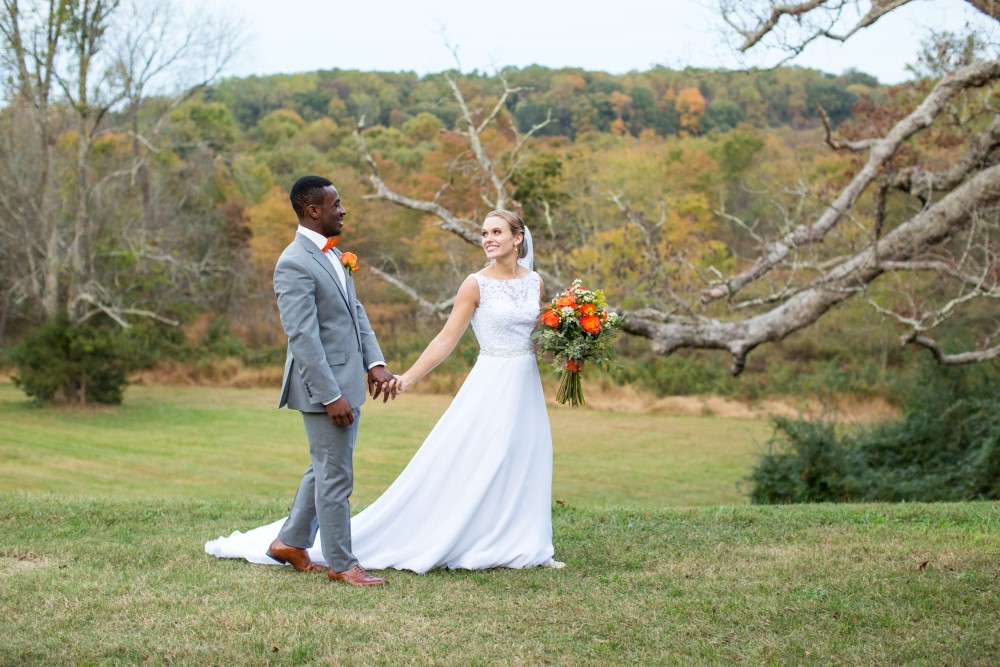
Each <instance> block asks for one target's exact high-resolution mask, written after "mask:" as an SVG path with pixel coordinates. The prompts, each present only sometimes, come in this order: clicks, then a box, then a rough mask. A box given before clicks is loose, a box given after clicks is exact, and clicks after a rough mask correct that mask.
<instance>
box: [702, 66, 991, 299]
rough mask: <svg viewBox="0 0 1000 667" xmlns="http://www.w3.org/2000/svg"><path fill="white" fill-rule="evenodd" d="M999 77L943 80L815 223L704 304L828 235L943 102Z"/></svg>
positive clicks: (987, 72)
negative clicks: (795, 251) (896, 153)
mask: <svg viewBox="0 0 1000 667" xmlns="http://www.w3.org/2000/svg"><path fill="white" fill-rule="evenodd" d="M998 77H1000V60H992V61H989V62H980V63H974V64H972V65H969V66H967V67H963V68H961V69H959V70H957V71H955V72H953V73H951V74H949V75H948V76H946V77H944V78H943V79H942V80H941V81H940V82H939V83H938V84H937V85H936V86H935V87H934V89H933V90H932V91H931V93H930V94H928V95H927V97H926V98H925V99H924V101H923V102H921V103H920V105H919V106H918V107H917V108H916V109H915V110H914V111H913V112H912V113H910V114H909V115H908V116H906V117H905V118H903V119H902V120H900V121H899V122H898V123H896V125H895V126H893V128H892V129H891V130H889V132H888V133H886V135H885V136H884V137H883V138H881V139H878V140H876V141H874V142H873V143H872V146H871V149H870V153H869V157H868V161H867V162H866V164H865V165H864V166H863V167H862V168H861V169H860V170H859V171H858V173H857V174H856V175H855V176H854V178H853V179H851V182H850V183H849V184H848V185H847V186H846V187H845V188H844V189H843V190H841V192H840V194H839V195H838V196H837V198H836V199H834V201H833V202H831V204H830V206H829V207H828V208H827V209H826V210H825V211H824V212H823V213H822V215H820V217H819V218H818V219H817V220H816V222H815V223H813V224H812V225H809V226H800V227H797V228H796V229H794V230H792V231H791V232H789V233H788V234H785V235H784V236H783V237H782V238H780V239H778V240H775V241H773V242H771V243H770V244H769V245H768V248H767V251H766V254H765V255H764V256H763V257H762V258H761V259H759V260H758V261H757V262H756V263H754V265H753V266H751V267H750V268H748V269H746V270H745V271H743V272H741V273H739V274H737V275H735V276H733V277H732V278H730V279H728V280H727V281H725V282H724V283H722V284H719V285H716V286H715V287H713V288H711V289H709V290H706V291H705V292H703V293H702V299H703V301H705V302H709V301H713V300H715V299H721V298H723V297H728V296H732V295H733V294H736V293H737V292H739V291H740V290H741V289H743V288H744V287H745V286H746V285H748V284H750V283H752V282H754V281H755V280H757V279H759V278H760V277H761V276H762V275H764V274H765V273H767V272H768V271H770V270H771V269H772V268H774V267H775V266H777V265H778V264H779V263H780V262H781V261H782V260H784V259H785V258H786V257H787V256H788V255H789V253H791V252H792V251H793V250H794V249H796V248H798V247H800V246H803V245H806V244H810V243H818V242H820V241H822V240H823V239H824V238H825V237H826V235H827V233H828V232H829V231H830V230H831V229H833V228H834V227H836V226H837V225H838V224H839V223H840V221H841V220H842V219H843V218H844V215H845V214H846V212H847V211H848V210H849V209H850V207H851V206H852V205H853V204H854V203H855V202H856V201H857V200H858V197H860V196H861V193H862V192H863V191H864V190H865V188H866V187H867V186H868V185H869V184H870V183H871V182H872V181H873V180H875V179H876V178H877V177H878V175H879V173H880V171H881V170H882V168H883V166H884V165H885V164H886V163H887V162H888V161H889V160H890V159H891V158H892V156H893V155H894V154H895V152H896V149H897V148H898V147H899V146H900V145H901V144H902V143H903V142H904V141H905V140H907V139H908V138H909V137H911V136H913V135H914V134H915V133H916V132H918V131H920V130H922V129H924V128H926V127H927V126H929V125H930V124H931V123H932V122H933V121H934V118H935V117H936V116H937V114H938V113H939V112H940V110H941V108H942V107H943V106H944V105H945V103H947V102H948V100H950V99H951V98H952V97H953V96H954V95H955V94H956V93H958V92H959V91H961V90H965V89H967V88H970V87H978V86H982V85H985V84H986V83H987V82H989V81H993V80H996V79H997V78H998Z"/></svg>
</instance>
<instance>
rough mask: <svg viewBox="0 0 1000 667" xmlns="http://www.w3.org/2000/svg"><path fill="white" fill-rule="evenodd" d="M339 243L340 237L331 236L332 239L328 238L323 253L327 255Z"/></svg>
mask: <svg viewBox="0 0 1000 667" xmlns="http://www.w3.org/2000/svg"><path fill="white" fill-rule="evenodd" d="M339 241H340V237H339V236H331V237H330V238H328V239H327V240H326V244H325V245H324V246H323V252H324V253H325V252H326V251H327V250H329V249H330V248H332V247H334V246H335V245H337V243H338V242H339Z"/></svg>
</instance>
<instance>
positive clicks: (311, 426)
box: [278, 408, 361, 572]
mask: <svg viewBox="0 0 1000 667" xmlns="http://www.w3.org/2000/svg"><path fill="white" fill-rule="evenodd" d="M302 419H303V421H304V422H305V425H306V437H308V438H309V457H310V459H311V461H312V462H311V463H310V464H309V467H308V468H306V472H305V474H304V475H302V482H301V483H299V490H298V491H297V492H296V493H295V500H293V501H292V509H291V511H290V512H289V513H288V519H287V520H286V521H285V524H284V525H283V526H282V527H281V531H280V532H279V533H278V539H279V540H281V541H282V542H284V543H285V544H287V545H289V546H293V547H299V548H301V549H308V548H310V547H312V545H313V542H315V541H316V531H317V529H318V530H319V533H320V546H321V547H322V550H323V558H325V559H326V562H327V563H329V564H330V567H331V568H332V569H333V570H334V572H343V571H344V570H350V569H351V568H352V567H354V566H355V565H357V564H358V559H357V558H355V557H354V554H353V553H352V551H351V505H350V500H349V499H350V497H351V492H352V491H353V490H354V444H355V442H356V441H357V437H358V423H359V422H360V421H361V409H360V408H355V409H354V423H353V424H351V425H350V426H337V425H336V424H334V423H333V422H331V421H330V417H329V416H327V414H326V413H325V412H303V413H302Z"/></svg>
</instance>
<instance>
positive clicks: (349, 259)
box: [340, 252, 358, 275]
mask: <svg viewBox="0 0 1000 667" xmlns="http://www.w3.org/2000/svg"><path fill="white" fill-rule="evenodd" d="M340 263H341V264H343V265H344V268H345V269H347V272H348V275H350V274H352V273H355V272H357V270H358V256H357V255H355V254H354V253H353V252H342V253H340Z"/></svg>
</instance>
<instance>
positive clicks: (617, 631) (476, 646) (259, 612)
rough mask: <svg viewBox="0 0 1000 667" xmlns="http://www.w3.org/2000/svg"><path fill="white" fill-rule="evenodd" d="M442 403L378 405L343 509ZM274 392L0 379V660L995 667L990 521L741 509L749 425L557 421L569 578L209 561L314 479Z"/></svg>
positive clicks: (654, 419)
mask: <svg viewBox="0 0 1000 667" xmlns="http://www.w3.org/2000/svg"><path fill="white" fill-rule="evenodd" d="M446 404H447V398H439V397H433V396H406V397H403V400H400V401H398V402H397V403H396V404H390V405H388V406H383V405H375V404H373V403H369V404H368V405H369V407H368V409H366V412H365V417H364V422H363V425H362V429H363V433H362V435H363V442H362V443H361V444H360V445H359V450H358V454H357V476H358V485H357V491H356V505H364V504H366V503H367V502H370V501H371V500H372V499H374V497H375V496H376V495H377V494H378V493H379V492H380V491H381V489H382V488H384V487H385V486H386V485H387V484H388V483H389V481H390V480H391V479H392V478H393V477H394V476H395V474H396V473H397V472H398V471H399V469H400V468H401V467H402V466H403V465H405V463H406V461H407V460H408V459H409V457H410V456H411V455H412V452H413V451H414V449H415V447H416V446H417V445H418V444H419V442H420V440H421V439H422V437H423V435H424V434H425V433H426V432H427V431H428V430H429V429H430V427H431V426H432V424H433V422H434V421H435V420H436V418H437V416H438V415H439V414H440V413H441V412H442V411H443V410H444V408H445V406H446ZM273 405H274V392H271V391H263V390H236V389H214V390H213V389H205V388H196V389H177V388H143V387H134V388H131V389H130V390H129V393H128V395H127V400H126V404H125V405H124V406H122V407H119V408H111V409H104V408H100V409H78V410H56V409H50V408H44V409H40V408H36V407H32V406H31V405H29V404H28V403H26V402H25V401H24V399H23V396H22V395H21V394H20V393H19V392H18V391H17V390H16V389H15V388H14V387H12V386H11V385H9V384H0V629H2V632H0V665H62V664H71V665H77V664H100V665H104V664H125V665H131V664H140V663H142V664H178V665H199V666H200V665H205V664H209V665H261V664H273V665H330V664H385V665H398V664H428V663H434V664H446V665H466V664H503V665H512V664H513V665H516V664H530V665H535V664H567V665H584V664H667V665H719V664H738V665H760V664H773V665H786V664H796V665H797V664H807V665H934V666H936V665H996V664H1000V620H998V619H1000V503H990V502H981V503H962V504H933V505H926V504H900V505H873V504H866V505H863V504H858V505H803V506H784V507H755V506H749V505H746V504H745V497H744V495H743V494H742V493H741V491H740V489H739V482H740V480H741V479H742V478H743V477H744V476H745V475H746V473H747V470H748V466H749V465H750V462H751V461H752V456H753V453H754V451H755V449H756V447H757V445H756V444H755V443H758V442H762V441H763V440H765V439H766V437H767V434H768V432H769V429H768V427H767V424H766V422H764V421H762V420H749V419H748V420H742V419H721V418H714V417H688V418H683V417H669V416H662V415H641V414H640V415H637V414H616V413H607V412H598V411H593V410H577V411H571V410H569V409H565V408H561V407H553V408H552V409H551V410H550V415H551V418H552V425H553V431H554V438H555V450H556V462H555V496H556V499H557V500H558V501H561V502H559V503H557V504H556V505H555V506H554V513H553V528H554V542H555V547H556V554H557V557H559V558H560V559H561V560H564V561H566V562H567V567H566V568H565V569H562V570H521V571H507V570H491V571H484V572H451V571H436V572H432V573H430V574H427V575H413V574H408V573H402V572H389V573H387V576H388V578H389V580H390V584H389V586H388V587H386V588H385V589H376V590H357V589H353V588H350V587H347V586H343V585H337V584H331V583H329V582H327V581H326V579H325V577H322V576H318V575H302V574H298V573H296V572H294V571H293V570H291V569H290V568H280V567H269V566H260V565H250V564H248V563H245V562H242V561H233V560H218V559H215V558H213V557H211V556H208V555H206V554H205V553H204V551H203V546H204V543H205V541H206V540H208V539H212V538H215V537H217V536H219V535H223V534H228V533H229V532H231V531H232V530H234V529H246V528H249V527H252V526H255V525H258V524H260V523H262V522H263V521H270V520H273V519H276V518H279V517H280V516H281V515H283V514H284V512H285V510H286V507H287V505H288V503H289V502H290V500H291V494H292V492H293V491H294V488H295V485H296V484H297V482H298V478H299V475H300V474H301V471H302V468H303V467H304V466H305V465H306V460H307V455H306V445H305V436H304V434H303V433H302V425H301V423H300V421H299V419H298V417H297V415H295V414H294V413H290V412H287V411H278V410H276V409H274V407H273Z"/></svg>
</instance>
